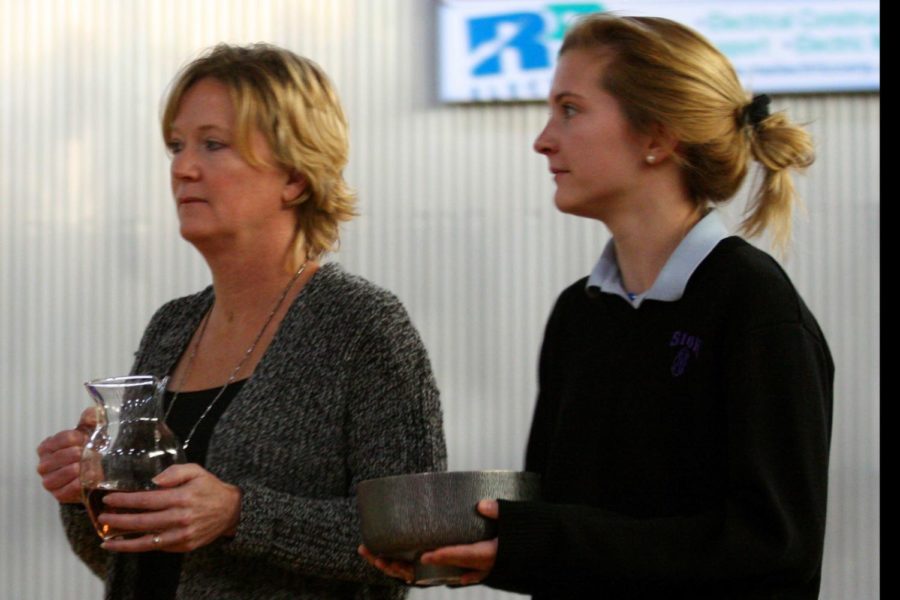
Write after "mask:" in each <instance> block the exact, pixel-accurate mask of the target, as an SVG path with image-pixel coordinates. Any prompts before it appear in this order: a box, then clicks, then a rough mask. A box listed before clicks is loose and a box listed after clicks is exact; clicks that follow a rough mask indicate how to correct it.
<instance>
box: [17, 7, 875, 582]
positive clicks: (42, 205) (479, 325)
mask: <svg viewBox="0 0 900 600" xmlns="http://www.w3.org/2000/svg"><path fill="white" fill-rule="evenodd" d="M434 37H435V24H434V19H433V4H432V2H431V1H427V0H377V1H376V0H332V1H329V2H323V1H318V0H305V1H304V0H284V1H264V0H256V1H252V2H251V1H250V0H246V1H238V0H231V1H226V0H217V1H212V0H210V1H187V0H157V1H149V0H148V1H147V2H139V1H132V2H119V1H117V0H84V1H78V0H32V1H30V2H19V1H18V0H0V382H2V385H3V398H2V400H0V407H2V408H0V428H2V436H0V598H3V599H6V598H9V599H31V598H37V599H43V598H99V597H100V585H99V583H98V582H97V581H96V580H95V579H94V578H93V576H92V575H90V574H89V573H88V571H87V570H86V569H85V568H84V567H83V566H82V565H81V564H80V563H79V562H78V561H77V560H76V559H75V558H74V556H73V555H71V554H70V552H69V550H68V548H67V546H66V542H65V539H64V537H63V535H62V532H61V531H60V527H59V524H58V519H57V516H56V511H55V506H54V502H53V500H52V499H51V498H50V497H49V496H48V495H47V494H45V493H44V492H43V490H42V489H41V488H40V483H39V480H38V477H37V476H36V475H35V473H34V467H35V464H36V459H35V453H34V448H35V447H36V446H37V444H38V443H39V442H40V440H41V439H42V438H43V437H44V436H46V435H48V434H50V433H52V432H55V431H57V430H59V429H61V428H64V427H68V426H71V425H72V424H73V423H74V421H75V419H76V418H77V416H78V414H79V412H80V410H81V408H82V407H83V406H84V405H85V404H86V402H87V401H88V398H87V396H86V394H85V393H84V392H83V390H82V389H81V385H80V384H81V382H82V381H83V380H85V379H87V378H90V377H96V376H103V375H110V374H117V373H122V372H124V371H125V370H126V369H127V368H128V366H129V364H130V359H131V354H132V352H133V350H134V348H135V347H136V345H137V341H138V337H139V335H140V332H141V331H142V329H143V327H144V325H145V324H146V322H147V319H148V318H149V316H150V314H151V313H152V311H153V310H154V309H155V308H156V307H157V306H158V305H159V304H161V303H162V302H163V301H165V300H167V299H169V298H172V297H174V296H176V295H181V294H184V293H188V292H191V291H194V290H196V289H198V288H199V287H200V286H203V285H205V283H206V282H207V279H208V276H207V272H206V269H205V265H204V264H203V263H202V261H201V260H200V259H199V258H198V256H197V255H196V253H195V252H194V251H193V250H192V249H191V248H190V247H189V246H188V245H187V244H186V243H184V242H182V241H181V240H180V238H179V237H178V234H177V226H176V222H175V218H174V211H173V210H172V205H171V202H170V198H169V192H168V187H167V186H168V170H167V169H168V166H167V159H166V157H165V154H164V152H163V147H162V144H161V142H160V139H159V136H158V133H157V115H158V108H159V101H160V98H161V96H162V93H163V91H164V89H165V86H166V85H167V83H168V82H169V79H170V78H171V76H172V75H173V74H174V72H175V71H176V69H177V68H178V67H179V66H180V65H181V64H182V63H183V62H185V61H186V60H188V59H189V58H191V57H193V56H194V55H195V54H196V53H197V52H198V51H199V50H201V49H202V48H204V47H206V46H208V45H211V44H213V43H215V42H218V41H223V40H224V41H232V42H242V43H243V42H250V41H259V40H265V41H271V42H274V43H276V44H281V45H284V46H287V47H290V48H292V49H293V50H295V51H297V52H299V53H301V54H305V55H307V56H310V57H312V58H314V59H315V60H317V61H318V62H320V63H321V64H322V65H323V66H324V67H325V69H326V70H327V71H328V72H329V73H330V74H331V75H332V77H333V78H334V80H335V81H336V83H337V86H338V88H339V90H340V92H341V95H342V97H343V98H344V102H345V105H346V108H347V111H348V114H349V119H350V122H351V129H352V139H353V155H352V160H351V165H350V168H349V173H348V175H349V179H350V181H351V182H352V183H353V184H354V185H355V186H356V187H357V189H358V190H359V192H360V197H361V207H362V212H363V215H362V217H361V218H360V219H358V221H356V222H354V223H352V224H350V225H349V226H348V227H347V229H346V232H345V235H344V245H343V250H342V251H341V252H340V253H339V254H338V256H337V258H338V260H340V261H341V262H343V263H344V264H345V265H346V266H347V267H348V268H349V269H350V270H352V271H355V272H358V273H360V274H362V275H365V276H367V277H369V278H370V279H372V280H374V281H376V282H378V283H380V284H382V285H384V286H386V287H388V288H389V289H391V290H393V291H395V292H396V293H397V294H398V295H399V296H400V297H401V298H402V299H403V300H404V302H405V303H406V305H407V307H408V309H409V311H410V313H411V314H412V316H413V318H414V320H415V322H416V324H417V325H418V327H419V328H420V329H421V332H422V334H423V336H424V338H425V341H426V343H427V345H428V347H429V349H430V352H431V356H432V360H433V363H434V367H435V370H436V373H437V377H438V380H439V383H440V385H441V389H442V392H443V398H444V411H445V424H446V431H447V435H448V444H449V451H450V463H451V468H454V469H469V468H519V467H521V464H522V453H523V448H524V443H525V437H526V433H527V427H528V422H529V420H530V416H531V409H532V404H533V397H534V391H535V366H536V357H537V352H538V345H539V342H540V338H541V334H542V329H543V326H544V322H545V319H546V317H547V314H548V312H549V309H550V307H551V304H552V302H553V300H554V299H555V297H556V294H557V293H558V292H559V291H560V290H561V289H562V288H563V287H564V286H565V285H566V284H567V283H569V282H571V281H572V280H574V279H575V278H577V277H579V276H581V275H583V274H585V273H586V272H587V271H588V270H589V269H590V267H591V265H592V263H593V261H594V260H595V258H596V256H597V254H598V253H599V250H600V248H601V246H602V244H603V242H604V241H605V240H606V233H605V231H604V230H603V228H602V226H599V225H596V224H591V223H588V222H586V221H583V220H578V219H573V218H570V217H565V216H562V215H560V214H557V213H556V212H555V210H554V208H553V206H552V201H551V198H552V193H553V188H552V181H551V180H550V177H549V176H548V174H547V171H546V165H545V161H544V160H543V159H541V158H540V157H538V156H537V155H535V154H534V153H533V152H532V151H531V142H532V140H533V138H534V136H535V135H536V134H537V133H538V131H539V130H540V128H541V127H542V126H543V121H544V118H545V109H544V108H543V107H542V106H540V105H524V104H522V105H503V106H441V105H438V104H437V103H436V102H435V100H434V96H435V94H434V90H435V87H436V86H435V80H434V73H433V67H434V65H435V63H436V61H435V56H434V55H435V48H434ZM775 104H776V107H777V108H778V107H789V108H790V110H791V111H792V112H793V114H795V115H796V116H797V117H798V118H799V119H801V120H805V121H809V122H810V127H811V129H812V131H813V132H814V134H815V136H816V139H817V142H818V147H819V161H818V162H817V163H816V164H815V165H814V167H813V168H812V169H811V170H810V172H809V176H808V177H807V178H806V179H805V180H804V181H803V182H802V183H801V192H802V193H803V195H804V197H805V198H806V199H807V206H808V210H807V214H806V215H805V216H801V218H800V220H799V222H798V225H797V228H796V242H795V245H794V248H793V252H792V254H791V256H790V259H789V260H788V261H787V263H786V266H787V268H788V270H789V271H790V273H791V274H792V276H793V277H794V279H795V282H796V284H797V286H798V287H799V289H800V290H801V293H802V294H803V295H804V296H805V298H806V299H807V301H808V303H809V304H810V306H811V307H812V309H813V311H814V312H815V313H816V315H817V316H818V317H819V319H820V322H821V324H822V326H823V328H824V330H825V332H826V334H827V336H828V338H829V340H830V343H831V345H832V349H833V352H834V356H835V360H836V362H837V365H838V372H837V389H836V408H835V427H834V439H833V443H832V456H833V466H832V478H831V504H830V507H829V521H828V525H829V528H828V535H827V547H826V565H825V569H824V584H823V585H824V588H823V593H822V597H823V598H834V599H843V598H875V597H878V589H879V576H880V574H879V570H878V569H879V556H880V555H879V545H880V540H879V534H878V531H879V527H878V523H879V510H880V507H879V478H880V464H879V437H878V435H879V404H878V402H879V375H880V370H879V369H880V365H879V361H880V356H879V352H878V349H879V308H880V307H879V288H880V283H879V268H880V267H879V260H880V254H879V252H880V249H879V241H878V235H879V218H880V215H879V210H880V208H879V202H880V201H879V195H880V189H879V107H880V99H879V97H878V96H877V95H838V96H831V95H825V96H806V97H780V98H777V99H776V102H775ZM732 214H736V213H735V212H734V211H732ZM451 596H452V597H453V598H473V599H475V598H485V599H486V598H500V597H504V596H506V595H504V594H500V593H497V592H492V591H489V590H482V589H478V588H471V589H467V590H459V591H453V592H450V591H448V590H429V591H417V592H415V593H414V597H419V598H450V597H451Z"/></svg>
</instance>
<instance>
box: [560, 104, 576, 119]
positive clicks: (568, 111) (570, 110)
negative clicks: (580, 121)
mask: <svg viewBox="0 0 900 600" xmlns="http://www.w3.org/2000/svg"><path fill="white" fill-rule="evenodd" d="M561 108H562V113H563V116H564V117H566V118H567V119H568V118H569V117H573V116H575V113H577V112H578V110H577V109H576V108H575V107H574V106H572V105H571V104H563V105H562V107H561Z"/></svg>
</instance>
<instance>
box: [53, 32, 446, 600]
mask: <svg viewBox="0 0 900 600" xmlns="http://www.w3.org/2000/svg"><path fill="white" fill-rule="evenodd" d="M162 133H163V137H164V139H165V142H166V145H167V146H168V148H169V151H170V152H171V160H172V168H171V181H172V194H173V196H174V199H175V207H176V210H177V212H178V219H179V223H180V227H181V235H182V237H184V238H185V239H186V240H187V241H189V242H190V243H191V244H193V245H194V247H195V248H197V250H198V251H199V252H200V253H201V254H202V255H203V257H204V259H205V260H206V262H207V264H208V265H209V268H210V271H211V274H212V285H211V286H210V287H208V288H207V289H205V290H203V291H201V292H199V293H197V294H195V295H192V296H188V297H185V298H180V299H177V300H173V301H171V302H169V303H168V304H166V305H165V306H163V307H162V308H161V309H160V310H159V311H157V313H156V314H155V315H154V317H153V319H152V320H151V322H150V324H149V326H148V327H147V329H146V331H145V333H144V336H143V339H142V341H141V344H140V348H139V349H138V352H137V355H136V359H135V363H134V367H133V372H135V373H147V374H154V375H158V376H163V375H170V389H169V391H168V393H167V397H166V403H165V405H166V419H167V422H168V423H169V425H170V427H171V428H172V429H174V430H175V432H176V433H177V434H178V435H179V437H180V439H181V440H182V442H183V443H184V447H185V450H186V454H187V457H188V463H189V464H184V465H176V466H173V467H170V468H169V469H168V470H166V471H164V472H163V473H162V474H160V475H159V476H158V477H157V478H156V479H155V483H157V484H158V486H159V488H160V489H157V490H153V491H148V492H136V493H128V494H124V493H119V494H110V495H108V496H107V498H106V500H105V501H106V505H107V507H108V508H110V511H109V512H104V513H103V514H101V515H100V517H99V519H100V520H101V521H102V522H104V523H107V524H108V525H110V526H111V527H114V528H117V529H121V530H125V531H152V532H154V533H152V534H146V535H141V536H139V537H136V538H135V539H117V540H112V541H107V542H104V543H103V544H102V545H101V544H100V542H99V540H98V539H97V537H96V534H94V533H93V530H92V528H91V525H90V523H89V520H88V518H87V515H86V514H85V511H84V509H83V508H82V507H81V506H80V505H79V504H78V502H79V499H80V497H79V493H78V482H77V460H78V458H77V457H78V455H79V453H80V447H81V446H82V445H83V443H84V440H85V437H84V433H83V431H84V430H85V429H86V428H88V427H89V426H90V423H89V422H88V420H87V419H86V418H85V419H83V420H82V423H81V424H80V426H79V428H78V429H76V430H69V431H64V432H60V433H59V434H57V435H55V436H53V437H51V438H48V439H47V440H45V441H44V442H43V443H42V444H41V446H40V448H39V449H38V452H39V455H40V465H39V468H38V469H39V472H40V473H41V474H42V476H43V479H44V486H45V488H47V489H48V490H49V491H51V492H52V493H53V494H54V496H55V497H56V498H57V499H58V500H59V501H60V502H61V503H62V516H63V521H64V523H65V527H66V532H67V534H68V536H69V539H70V541H71V543H72V546H73V548H74V549H75V550H76V552H77V553H78V554H79V556H80V557H81V558H82V559H83V560H84V561H85V562H86V563H87V564H88V565H89V566H90V567H91V569H93V571H94V572H95V573H97V574H98V575H99V576H101V577H103V578H104V579H105V580H106V585H107V597H109V598H176V597H177V598H191V599H196V598H217V599H224V598H276V597H291V598H351V597H352V598H396V597H401V596H402V595H403V591H402V588H400V587H399V586H397V585H395V584H394V583H393V582H392V581H391V580H389V579H388V578H385V577H384V576H383V575H382V574H381V573H379V572H378V571H377V570H375V569H372V568H371V567H370V566H368V565H367V564H365V562H364V561H361V560H360V559H359V557H358V556H356V554H355V548H356V543H357V540H358V526H357V516H356V510H355V500H354V491H355V488H356V485H357V484H358V483H359V482H360V481H362V480H364V479H368V478H373V477H380V476H387V475H393V474H398V473H404V472H417V471H431V470H436V469H442V468H444V467H445V448H444V439H443V433H442V424H441V413H440V405H439V401H438V392H437V389H436V387H435V382H434V378H433V376H432V372H431V368H430V364H429V360H428V357H427V355H426V352H425V349H424V347H423V345H422V343H421V340H420V338H419V336H418V334H417V332H416V330H415V329H414V327H413V325H412V324H411V323H410V320H409V318H408V316H407V314H406V312H405V310H404V309H403V307H402V306H401V304H400V302H399V301H398V300H397V299H396V298H395V297H394V296H393V295H391V294H390V293H388V292H386V291H384V290H382V289H380V288H378V287H376V286H375V285H373V284H371V283H369V282H367V281H365V280H363V279H361V278H359V277H356V276H353V275H350V274H348V273H347V272H345V271H344V270H343V269H341V267H340V266H338V265H337V264H336V263H328V264H321V263H320V262H319V261H320V260H321V258H322V257H323V256H324V255H325V254H326V252H327V251H329V249H331V248H332V246H333V245H334V244H335V242H336V240H337V237H338V226H339V224H340V222H341V221H344V220H346V219H349V218H350V217H352V216H353V214H354V198H353V196H352V194H351V193H350V191H349V190H348V188H347V186H346V185H345V182H344V180H343V177H342V170H343V168H344V166H345V164H346V162H347V154H348V140H347V132H346V124H345V119H344V115H343V112H342V110H341V107H340V104H339V101H338V98H337V96H336V94H335V92H334V90H333V88H332V86H331V84H330V83H329V81H328V78H327V77H326V75H325V74H324V73H323V72H322V70H321V69H320V68H319V67H318V66H317V65H315V64H314V63H313V62H311V61H309V60H307V59H305V58H301V57H299V56H296V55H295V54H293V53H291V52H289V51H287V50H284V49H280V48H277V47H273V46H268V45H254V46H250V47H233V46H227V45H220V46H217V47H215V48H214V49H213V50H212V51H211V52H209V53H207V54H206V55H205V56H203V57H201V58H199V59H197V60H195V61H194V62H192V63H190V64H189V65H188V66H187V67H186V68H185V69H184V70H183V71H182V72H181V74H180V75H179V76H178V77H177V79H176V81H175V83H174V85H173V87H172V89H171V92H170V93H169V96H168V100H167V103H166V107H165V112H164V115H163V119H162ZM113 509H115V510H113ZM122 509H135V510H137V512H134V510H132V512H131V513H121V512H119V511H121V510H122Z"/></svg>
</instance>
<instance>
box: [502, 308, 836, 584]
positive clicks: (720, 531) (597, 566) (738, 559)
mask: <svg viewBox="0 0 900 600" xmlns="http://www.w3.org/2000/svg"><path fill="white" fill-rule="evenodd" d="M832 380H833V364H832V362H831V357H830V355H829V353H828V350H827V347H825V346H824V343H823V342H822V340H821V338H820V336H819V335H817V334H816V332H812V331H810V329H808V328H807V326H805V325H803V324H800V323H788V324H779V325H771V326H766V327H762V328H759V329H756V330H754V331H751V332H749V333H748V334H747V335H746V337H745V338H744V339H743V340H742V343H741V344H740V345H739V346H737V347H736V348H735V350H734V351H733V352H732V353H731V355H730V356H729V357H728V358H727V360H726V364H725V368H724V387H723V389H724V390H725V393H726V394H727V396H728V397H727V398H726V399H725V401H726V403H727V429H728V432H727V437H728V440H729V441H728V445H727V453H728V492H727V497H726V500H725V502H724V503H723V504H722V505H721V506H717V507H715V508H714V509H711V510H709V511H707V512H704V513H700V514H693V515H686V516H678V517H668V518H647V519H643V518H642V519H637V518H633V517H628V516H624V515H621V514H616V513H613V512H609V511H606V510H603V509H601V508H597V507H589V506H574V505H564V504H549V503H540V502H536V503H516V502H501V504H500V520H499V546H498V557H497V562H496V566H495V569H494V571H493V573H492V574H491V576H490V577H489V579H488V580H487V583H488V584H489V585H492V586H494V587H498V588H501V589H507V590H511V591H518V592H524V593H540V592H541V591H545V590H553V589H556V590H558V589H561V588H563V589H564V588H565V587H566V586H571V585H576V586H577V585H584V584H585V582H593V583H594V584H595V585H596V586H597V588H596V589H598V590H599V589H602V588H603V587H604V586H606V585H609V586H612V587H613V588H614V589H616V586H622V588H626V589H644V590H647V589H653V588H652V586H654V585H656V586H659V587H660V588H661V589H666V590H670V591H671V590H677V589H691V588H692V587H695V586H697V585H700V586H702V587H703V588H705V589H710V590H716V589H717V590H720V591H722V592H723V593H725V592H726V591H727V590H729V589H731V590H742V591H749V590H751V589H757V590H765V589H782V590H783V589H795V590H803V589H805V588H807V587H809V586H810V585H815V584H811V583H810V582H815V581H817V578H818V573H819V569H820V565H821V557H822V548H823V540H824V530H825V504H826V493H827V472H828V448H829V440H830V428H831V399H832ZM579 582H581V583H580V584H579Z"/></svg>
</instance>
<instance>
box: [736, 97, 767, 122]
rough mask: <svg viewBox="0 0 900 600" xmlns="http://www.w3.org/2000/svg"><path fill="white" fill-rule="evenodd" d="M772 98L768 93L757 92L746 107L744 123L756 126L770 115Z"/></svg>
mask: <svg viewBox="0 0 900 600" xmlns="http://www.w3.org/2000/svg"><path fill="white" fill-rule="evenodd" d="M771 103H772V99H771V98H769V96H768V95H767V94H757V95H756V96H753V100H752V101H751V102H750V104H748V105H747V106H745V107H744V113H743V118H742V121H743V123H744V125H750V126H751V127H754V128H756V127H757V126H759V124H760V123H761V122H762V121H763V120H764V119H765V118H766V117H768V116H769V104H771Z"/></svg>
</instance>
